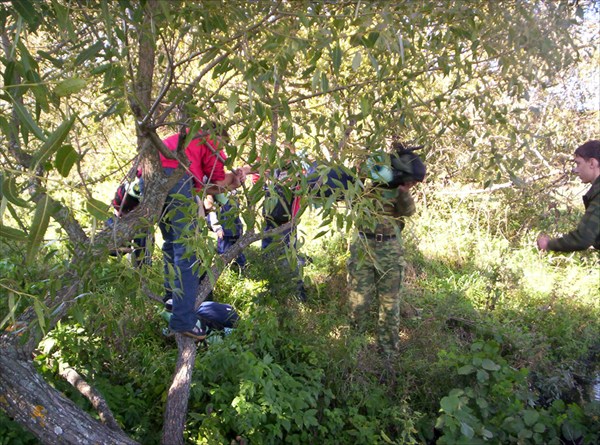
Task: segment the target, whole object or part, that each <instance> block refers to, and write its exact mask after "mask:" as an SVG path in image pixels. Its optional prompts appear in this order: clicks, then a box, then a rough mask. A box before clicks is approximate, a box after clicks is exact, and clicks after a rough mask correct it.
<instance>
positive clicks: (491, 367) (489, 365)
mask: <svg viewBox="0 0 600 445" xmlns="http://www.w3.org/2000/svg"><path fill="white" fill-rule="evenodd" d="M481 367H482V368H483V369H485V370H486V371H499V370H500V365H498V364H496V363H495V362H493V361H492V360H490V359H489V358H484V359H483V361H482V362H481Z"/></svg>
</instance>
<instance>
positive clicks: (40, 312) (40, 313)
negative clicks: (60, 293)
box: [33, 298, 46, 332]
mask: <svg viewBox="0 0 600 445" xmlns="http://www.w3.org/2000/svg"><path fill="white" fill-rule="evenodd" d="M33 310H34V311H35V315H37V321H38V323H39V325H40V328H41V329H42V332H45V330H46V306H45V305H44V303H42V302H41V301H40V300H38V299H37V298H34V299H33Z"/></svg>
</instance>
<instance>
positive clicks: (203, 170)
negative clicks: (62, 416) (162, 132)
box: [160, 134, 225, 190]
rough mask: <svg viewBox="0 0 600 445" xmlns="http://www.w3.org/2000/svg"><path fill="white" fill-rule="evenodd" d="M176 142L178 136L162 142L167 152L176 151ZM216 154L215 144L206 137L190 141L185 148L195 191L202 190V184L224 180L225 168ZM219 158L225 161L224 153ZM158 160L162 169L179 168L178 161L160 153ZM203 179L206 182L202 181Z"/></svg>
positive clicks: (175, 135)
mask: <svg viewBox="0 0 600 445" xmlns="http://www.w3.org/2000/svg"><path fill="white" fill-rule="evenodd" d="M178 142H179V134H174V135H172V136H169V137H168V138H166V139H164V140H163V143H164V144H165V145H166V146H167V148H168V149H169V150H176V149H177V143H178ZM203 142H205V143H203ZM209 145H210V146H209ZM211 147H212V148H211ZM216 153H218V146H217V143H216V142H214V141H212V140H210V139H208V138H206V137H202V138H194V139H192V141H191V142H190V143H189V145H188V146H187V147H186V148H185V155H186V156H187V157H188V159H189V160H190V172H191V173H192V175H193V177H194V186H195V187H196V190H200V189H202V186H203V185H204V183H214V182H215V181H222V180H223V179H225V166H224V165H223V161H221V160H220V159H219V157H218V156H217V154H216ZM219 156H220V157H221V158H222V159H225V155H224V153H219ZM160 160H161V162H162V166H163V167H164V168H177V167H178V166H179V161H177V160H176V159H168V158H165V157H164V156H163V154H162V153H160ZM205 177H206V178H207V179H206V180H204V179H205Z"/></svg>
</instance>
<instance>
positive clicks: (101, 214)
mask: <svg viewBox="0 0 600 445" xmlns="http://www.w3.org/2000/svg"><path fill="white" fill-rule="evenodd" d="M85 207H86V209H87V211H88V212H89V213H90V214H91V215H92V216H93V217H94V218H97V219H99V220H101V221H104V220H106V219H108V218H109V217H110V216H111V215H110V212H109V211H108V204H106V203H105V202H102V201H99V200H97V199H94V198H89V199H88V200H87V201H86V203H85Z"/></svg>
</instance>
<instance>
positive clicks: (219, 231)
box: [217, 229, 225, 239]
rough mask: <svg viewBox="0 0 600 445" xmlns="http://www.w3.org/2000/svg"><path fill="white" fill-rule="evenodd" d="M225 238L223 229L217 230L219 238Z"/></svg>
mask: <svg viewBox="0 0 600 445" xmlns="http://www.w3.org/2000/svg"><path fill="white" fill-rule="evenodd" d="M224 236H225V232H224V231H223V229H219V230H217V238H219V239H223V237H224Z"/></svg>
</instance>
